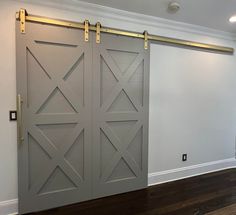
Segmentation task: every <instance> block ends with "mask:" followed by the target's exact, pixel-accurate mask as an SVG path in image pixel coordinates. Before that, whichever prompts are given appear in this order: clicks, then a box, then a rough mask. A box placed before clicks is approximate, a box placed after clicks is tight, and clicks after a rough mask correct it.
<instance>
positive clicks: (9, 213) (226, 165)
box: [0, 158, 236, 215]
mask: <svg viewBox="0 0 236 215" xmlns="http://www.w3.org/2000/svg"><path fill="white" fill-rule="evenodd" d="M230 168H236V159H235V158H230V159H225V160H219V161H213V162H208V163H203V164H198V165H193V166H187V167H183V168H178V169H171V170H166V171H162V172H156V173H150V174H148V185H149V186H152V185H156V184H162V183H166V182H170V181H176V180H180V179H184V178H189V177H193V176H197V175H202V174H206V173H210V172H216V171H220V170H224V169H230ZM17 211H18V200H17V199H12V200H9V201H3V202H0V215H15V214H17Z"/></svg>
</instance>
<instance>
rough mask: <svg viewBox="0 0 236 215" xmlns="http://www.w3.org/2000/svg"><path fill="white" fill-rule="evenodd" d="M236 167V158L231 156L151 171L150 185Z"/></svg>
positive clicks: (149, 176)
mask: <svg viewBox="0 0 236 215" xmlns="http://www.w3.org/2000/svg"><path fill="white" fill-rule="evenodd" d="M235 167H236V159H235V158H230V159H225V160H218V161H212V162H207V163H203V164H198V165H193V166H187V167H182V168H177V169H171V170H166V171H161V172H155V173H149V174H148V186H152V185H157V184H162V183H166V182H170V181H176V180H180V179H184V178H190V177H193V176H197V175H202V174H206V173H210V172H216V171H219V170H224V169H230V168H235Z"/></svg>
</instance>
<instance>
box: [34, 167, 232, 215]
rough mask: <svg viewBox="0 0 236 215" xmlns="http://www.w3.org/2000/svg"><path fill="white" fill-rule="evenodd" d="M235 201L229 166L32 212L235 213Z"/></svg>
mask: <svg viewBox="0 0 236 215" xmlns="http://www.w3.org/2000/svg"><path fill="white" fill-rule="evenodd" d="M235 203H236V169H230V170H225V171H220V172H215V173H210V174H206V175H202V176H197V177H192V178H188V179H184V180H180V181H176V182H170V183H166V184H162V185H156V186H151V187H149V188H147V189H144V190H140V191H135V192H130V193H126V194H120V195H116V196H111V197H106V198H101V199H96V200H92V201H88V202H83V203H79V204H75V205H70V206H65V207H61V208H56V209H52V210H48V211H44V212H38V213H34V215H159V214H164V215H201V214H207V213H210V214H214V215H217V214H218V212H219V215H222V214H224V215H227V214H228V215H229V214H230V215H234V214H235V215H236V212H235V213H234V212H233V210H235V211H236V209H235V208H236V207H235V205H234V204H235ZM224 208H225V209H224ZM212 211H215V212H214V213H213V212H212ZM217 211H218V212H217ZM222 211H223V212H222Z"/></svg>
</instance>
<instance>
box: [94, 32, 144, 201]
mask: <svg viewBox="0 0 236 215" xmlns="http://www.w3.org/2000/svg"><path fill="white" fill-rule="evenodd" d="M101 39H102V41H101V44H96V43H95V42H94V46H93V77H94V82H93V85H94V91H93V124H94V127H93V195H94V197H101V196H107V195H112V194H116V193H122V192H127V191H131V190H137V189H141V188H144V187H146V186H147V170H148V167H147V153H148V103H149V101H148V95H149V88H148V83H149V50H144V46H143V40H140V39H133V38H128V37H123V36H115V35H108V34H103V35H102V37H101Z"/></svg>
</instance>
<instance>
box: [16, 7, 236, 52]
mask: <svg viewBox="0 0 236 215" xmlns="http://www.w3.org/2000/svg"><path fill="white" fill-rule="evenodd" d="M23 11H24V13H23ZM22 14H23V16H21V15H22ZM16 19H17V20H19V21H21V23H22V24H21V28H23V31H24V32H25V26H24V22H34V23H41V24H50V25H56V26H62V27H68V28H76V29H83V30H85V29H86V28H88V29H87V30H88V31H95V32H96V31H97V24H96V25H91V24H89V25H87V24H86V23H79V22H72V21H66V20H59V19H51V18H46V17H40V16H35V15H29V14H28V13H27V12H26V10H25V9H21V10H20V12H17V13H16ZM99 24H100V23H99ZM21 31H22V30H21ZM99 31H100V33H108V34H115V35H122V36H127V37H134V38H140V39H144V47H145V49H146V48H148V45H147V44H148V41H151V42H152V41H153V42H158V43H165V44H169V45H175V46H181V47H189V48H195V49H196V48H197V49H201V50H205V51H212V52H219V53H222V54H233V53H234V49H233V48H230V47H224V46H218V45H213V44H206V43H199V42H194V41H188V40H181V39H175V38H170V37H164V36H158V35H151V34H148V33H147V31H144V33H136V32H131V31H124V30H119V29H115V28H108V27H103V26H100V29H99ZM24 32H23V33H24Z"/></svg>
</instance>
